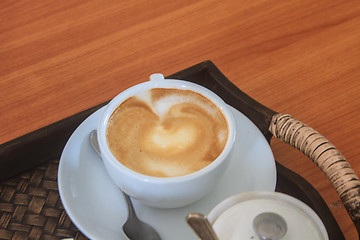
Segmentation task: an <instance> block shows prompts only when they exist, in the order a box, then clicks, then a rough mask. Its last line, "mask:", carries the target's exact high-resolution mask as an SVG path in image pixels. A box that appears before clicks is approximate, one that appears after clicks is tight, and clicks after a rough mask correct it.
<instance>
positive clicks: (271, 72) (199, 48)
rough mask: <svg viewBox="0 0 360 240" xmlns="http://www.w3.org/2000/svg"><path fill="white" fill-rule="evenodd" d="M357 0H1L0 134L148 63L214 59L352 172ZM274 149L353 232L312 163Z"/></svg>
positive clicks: (166, 68) (160, 67)
mask: <svg viewBox="0 0 360 240" xmlns="http://www.w3.org/2000/svg"><path fill="white" fill-rule="evenodd" d="M359 26H360V3H359V1H356V0H349V1H338V0H335V1H325V0H319V1H311V0H304V1H283V0H281V1H270V0H267V1H246V0H243V1H229V0H228V1H210V0H207V1H206V0H198V1H195V0H183V1H159V0H151V1H130V0H126V1H125V0H124V1H110V0H107V1H82V0H74V1H30V0H23V1H1V2H0V104H1V105H0V114H1V118H0V123H1V124H0V126H1V128H0V143H5V142H7V141H9V140H12V139H14V138H17V137H19V136H21V135H24V134H26V133H28V132H31V131H33V130H36V129H38V128H41V127H43V126H46V125H48V124H50V123H53V122H55V121H58V120H60V119H63V118H65V117H67V116H70V115H72V114H75V113H77V112H79V111H82V110H84V109H88V108H90V107H92V106H94V105H97V104H99V103H102V102H105V101H107V100H109V99H111V98H112V97H114V96H115V95H116V94H117V93H119V92H121V91H122V90H124V89H126V88H127V87H129V86H131V85H134V84H136V83H139V82H142V81H146V80H147V79H148V76H149V75H150V74H151V73H154V72H161V73H163V74H164V75H170V74H172V73H175V72H177V71H179V70H182V69H184V68H186V67H189V66H191V65H193V64H196V63H198V62H201V61H203V60H206V59H210V60H212V61H213V62H214V63H215V64H216V65H217V66H218V67H219V68H220V70H221V71H222V72H223V73H224V74H225V75H226V76H227V77H228V78H229V79H230V80H231V81H232V82H233V83H234V84H235V85H236V86H237V87H239V88H240V89H241V90H243V91H244V92H246V93H247V94H249V95H250V96H251V97H253V98H255V99H256V100H257V101H259V102H261V103H263V104H264V105H266V106H267V107H269V108H271V109H273V110H275V111H278V112H284V113H289V114H291V115H293V116H294V117H295V118H297V119H299V120H301V121H303V122H305V123H307V124H308V125H310V126H311V127H313V128H314V129H316V130H317V131H319V132H320V133H322V134H323V135H324V136H326V137H327V138H328V139H329V140H330V141H332V143H333V144H334V145H335V146H337V148H338V149H339V150H340V151H341V152H342V153H343V154H344V155H345V157H346V158H347V159H348V161H349V163H350V164H351V165H352V167H353V169H354V170H355V172H357V174H358V175H359V174H360V162H358V161H357V158H358V156H359V155H360V145H359V139H360V121H359V111H360V94H359V93H360V28H359ZM271 147H272V149H273V152H274V155H275V158H276V160H277V161H278V162H280V163H282V164H283V165H285V166H286V167H288V168H289V169H292V170H294V171H295V172H297V173H299V174H300V175H302V176H303V177H305V178H306V179H307V180H308V181H309V182H310V183H311V184H312V185H313V186H314V187H315V188H316V189H317V190H318V191H319V192H320V193H321V195H322V197H323V198H324V199H325V201H326V202H327V204H328V206H329V207H330V209H331V211H332V212H333V214H334V216H335V218H336V219H337V221H338V223H339V225H340V227H341V229H342V231H343V232H344V235H345V237H346V238H347V239H355V238H357V232H356V230H355V228H354V227H353V225H352V222H351V220H350V218H349V217H348V215H347V213H346V211H345V210H344V208H343V206H342V205H341V203H340V202H339V198H338V196H337V194H336V192H335V190H334V189H333V187H332V185H331V184H330V183H329V181H328V180H327V178H326V177H325V176H324V175H323V174H322V173H321V172H320V170H319V169H318V168H317V167H316V166H315V165H314V164H313V163H312V162H311V161H310V160H308V159H307V158H306V157H305V156H303V155H302V154H301V153H299V152H297V150H295V149H293V148H291V147H290V146H287V145H285V144H283V143H280V142H279V141H277V140H273V141H272V144H271Z"/></svg>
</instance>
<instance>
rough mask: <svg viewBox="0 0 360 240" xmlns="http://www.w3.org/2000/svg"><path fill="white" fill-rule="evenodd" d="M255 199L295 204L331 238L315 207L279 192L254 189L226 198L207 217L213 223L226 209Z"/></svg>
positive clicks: (324, 235)
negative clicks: (312, 207)
mask: <svg viewBox="0 0 360 240" xmlns="http://www.w3.org/2000/svg"><path fill="white" fill-rule="evenodd" d="M254 199H273V200H280V201H284V202H287V203H289V204H291V205H293V206H294V207H296V208H298V209H300V210H301V211H303V212H304V213H305V214H306V215H308V216H309V218H311V219H312V220H313V221H314V222H315V224H316V225H317V227H318V229H319V230H320V232H321V234H322V237H323V239H329V236H328V234H327V231H326V228H325V226H324V223H323V222H322V221H321V219H320V217H319V216H318V215H317V214H316V213H315V212H314V210H313V209H311V208H310V207H309V206H308V205H306V204H305V203H303V202H302V201H300V200H299V199H297V198H294V197H292V196H289V195H287V194H284V193H279V192H268V191H253V192H245V193H240V194H237V195H234V196H231V197H229V198H227V199H225V200H224V201H222V202H220V203H219V204H218V205H216V206H215V207H214V208H213V209H212V210H211V211H210V213H209V214H208V215H207V218H208V220H209V222H210V224H211V225H213V224H214V223H215V221H216V220H217V218H218V217H219V216H220V215H221V214H222V213H223V212H224V211H225V210H226V209H229V208H230V207H232V206H234V205H236V204H237V203H240V202H245V201H250V200H254Z"/></svg>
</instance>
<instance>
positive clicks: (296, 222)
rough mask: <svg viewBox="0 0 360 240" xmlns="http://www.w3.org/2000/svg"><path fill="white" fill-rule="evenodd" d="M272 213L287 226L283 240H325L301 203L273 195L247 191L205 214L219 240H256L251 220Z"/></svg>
mask: <svg viewBox="0 0 360 240" xmlns="http://www.w3.org/2000/svg"><path fill="white" fill-rule="evenodd" d="M264 212H274V213H276V214H278V215H280V216H281V217H283V218H284V220H285V221H286V223H287V232H286V234H285V236H284V237H282V238H281V240H286V239H292V240H294V239H324V240H326V239H329V237H328V235H327V231H326V229H325V226H324V224H323V223H322V221H321V220H320V218H319V217H318V215H317V214H316V213H315V212H314V211H313V210H312V209H311V208H310V207H309V206H307V205H306V204H305V203H303V202H301V201H300V200H298V199H296V198H294V197H291V196H289V195H286V194H283V193H277V192H248V193H241V194H238V195H235V196H232V197H230V198H228V199H226V200H224V201H223V202H221V203H220V204H218V205H217V206H216V207H215V208H214V209H213V210H211V212H210V213H209V215H208V219H209V222H210V223H211V224H212V225H213V228H214V230H215V232H216V234H217V235H218V237H219V239H220V240H222V239H251V240H256V239H259V237H258V236H257V235H256V233H255V232H254V230H253V221H254V219H255V217H256V216H257V215H259V214H261V213H264Z"/></svg>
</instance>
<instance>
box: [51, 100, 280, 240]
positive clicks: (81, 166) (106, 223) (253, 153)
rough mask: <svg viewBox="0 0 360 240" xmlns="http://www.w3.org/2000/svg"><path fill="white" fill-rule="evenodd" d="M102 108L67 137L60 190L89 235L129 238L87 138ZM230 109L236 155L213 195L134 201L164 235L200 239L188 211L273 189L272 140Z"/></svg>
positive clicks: (115, 194)
mask: <svg viewBox="0 0 360 240" xmlns="http://www.w3.org/2000/svg"><path fill="white" fill-rule="evenodd" d="M231 108H232V107H231ZM103 110H104V108H102V109H100V110H98V111H96V112H95V113H93V114H92V115H91V116H89V117H88V118H87V119H86V120H85V121H84V122H83V123H82V124H80V126H79V127H78V128H77V129H76V130H75V132H74V133H73V134H72V136H71V137H70V139H69V140H68V142H67V144H66V146H65V148H64V150H63V152H62V155H61V158H60V163H59V172H58V185H59V192H60V197H61V200H62V203H63V205H64V207H65V210H66V212H67V214H68V215H69V217H70V218H71V220H72V221H73V223H74V224H75V225H76V226H77V227H78V229H79V230H80V231H81V232H82V233H84V234H85V235H86V236H87V237H88V238H90V239H107V240H111V239H127V237H126V236H125V235H124V233H123V231H122V225H123V224H124V222H125V220H126V218H127V207H126V205H125V200H124V199H123V197H122V194H121V193H120V191H119V189H118V188H117V187H116V186H115V184H113V182H112V181H111V179H110V177H109V176H108V175H107V172H106V170H105V168H104V166H103V163H102V161H101V160H100V158H99V157H98V155H97V154H96V152H95V151H94V150H93V149H92V147H91V145H90V142H89V133H90V132H91V130H93V129H96V128H97V123H98V121H99V118H100V116H101V113H102V111H103ZM232 113H233V115H234V118H235V121H236V126H237V141H236V143H235V153H234V158H233V159H232V160H231V164H230V167H229V169H228V170H227V172H226V174H225V176H224V177H223V178H222V179H221V180H220V182H219V183H218V184H217V186H215V187H214V190H213V191H212V192H211V193H210V194H209V195H207V196H206V197H204V198H203V199H201V200H200V201H198V202H196V203H194V204H191V205H189V206H186V207H182V208H177V209H157V208H152V207H148V206H146V205H143V204H142V203H141V202H139V201H136V200H133V203H134V205H135V208H136V212H137V214H138V216H139V218H140V219H142V220H144V221H146V222H148V223H150V224H151V225H152V226H153V227H155V228H156V229H157V230H158V231H159V233H160V236H161V237H162V239H172V240H176V239H179V240H180V239H181V240H183V239H197V236H196V235H195V233H194V232H193V231H192V229H191V228H190V227H189V226H188V225H187V223H186V221H185V217H186V215H187V214H189V213H191V212H199V213H203V214H208V213H209V212H210V210H211V209H212V208H213V207H215V206H216V205H217V204H218V203H219V202H221V201H222V200H224V199H226V198H227V197H229V196H232V195H235V194H238V193H241V192H246V191H257V190H265V191H274V190H275V184H276V167H275V160H274V156H273V154H272V151H271V148H270V146H269V144H268V142H267V141H266V139H265V138H264V136H263V135H262V134H261V132H260V131H259V129H258V128H257V127H256V126H255V125H254V124H253V123H252V122H251V121H250V120H249V119H248V118H247V117H246V116H244V115H243V114H242V113H240V112H239V111H237V110H236V109H234V108H232Z"/></svg>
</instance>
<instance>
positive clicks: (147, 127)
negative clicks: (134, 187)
mask: <svg viewBox="0 0 360 240" xmlns="http://www.w3.org/2000/svg"><path fill="white" fill-rule="evenodd" d="M227 136H228V125H227V122H226V120H225V118H224V116H223V114H222V113H221V111H220V110H219V109H218V108H217V106H215V104H213V103H212V102H211V101H210V100H208V99H207V98H205V97H204V96H202V95H200V94H198V93H195V92H193V91H189V90H179V89H166V88H156V89H151V90H148V91H145V92H142V93H140V94H137V95H136V96H134V97H130V98H129V99H127V100H126V101H124V102H123V103H122V104H121V105H120V106H119V107H118V108H117V109H116V110H115V111H114V113H113V114H112V115H111V117H110V120H109V122H108V125H107V133H106V139H107V144H108V146H109V149H110V151H111V152H112V154H113V155H114V156H115V158H116V159H117V160H118V161H119V162H121V163H122V164H123V165H125V166H126V167H128V168H130V169H132V170H134V171H136V172H139V173H142V174H145V175H149V176H155V177H175V176H182V175H186V174H190V173H193V172H196V171H198V170H200V169H202V168H204V167H205V166H207V165H208V164H210V163H211V162H212V161H214V160H215V159H216V158H217V157H218V156H219V155H220V153H221V152H222V150H223V149H224V147H225V144H226V141H227Z"/></svg>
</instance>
